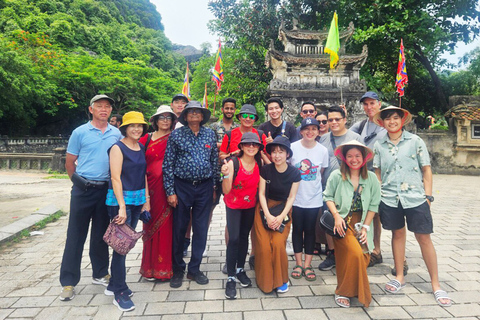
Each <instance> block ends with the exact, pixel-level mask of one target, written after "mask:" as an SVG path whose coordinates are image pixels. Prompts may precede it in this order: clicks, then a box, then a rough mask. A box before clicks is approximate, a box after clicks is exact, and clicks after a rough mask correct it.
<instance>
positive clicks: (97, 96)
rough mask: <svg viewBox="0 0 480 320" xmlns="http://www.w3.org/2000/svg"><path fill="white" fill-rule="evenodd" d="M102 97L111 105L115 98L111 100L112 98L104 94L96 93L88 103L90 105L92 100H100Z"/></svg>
mask: <svg viewBox="0 0 480 320" xmlns="http://www.w3.org/2000/svg"><path fill="white" fill-rule="evenodd" d="M102 99H106V100H108V101H110V104H111V105H112V107H113V105H114V104H115V100H113V99H112V98H110V97H109V96H107V95H106V94H97V95H96V96H95V97H93V98H92V99H91V100H90V105H91V106H92V105H93V103H94V102H96V101H98V100H102Z"/></svg>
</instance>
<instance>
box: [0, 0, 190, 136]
mask: <svg viewBox="0 0 480 320" xmlns="http://www.w3.org/2000/svg"><path fill="white" fill-rule="evenodd" d="M185 63H186V62H185V59H184V58H183V57H182V56H181V55H179V54H177V53H174V52H173V49H172V43H171V42H170V40H169V39H168V38H166V36H165V34H164V33H163V25H162V23H161V15H160V14H159V13H158V12H157V11H156V9H155V6H154V5H153V4H151V3H150V2H149V1H148V0H102V1H94V0H61V1H60V0H57V1H55V0H39V1H33V0H0V92H1V95H0V134H1V135H9V136H16V135H23V134H32V135H43V134H50V135H58V134H69V133H70V132H71V130H72V129H73V128H75V127H76V126H77V125H79V124H81V123H84V122H85V121H87V119H88V109H87V107H88V104H89V100H90V98H91V97H93V96H94V95H95V94H97V93H106V94H108V95H110V96H111V97H112V98H114V99H115V100H116V105H115V109H114V112H120V113H124V112H126V111H130V110H137V111H141V112H144V113H145V116H147V117H148V114H150V113H151V112H152V111H153V110H154V109H155V108H156V107H157V106H158V105H160V104H161V103H168V102H169V101H170V99H171V96H172V94H173V93H176V92H178V91H179V90H180V88H181V83H182V80H183V72H184V70H185Z"/></svg>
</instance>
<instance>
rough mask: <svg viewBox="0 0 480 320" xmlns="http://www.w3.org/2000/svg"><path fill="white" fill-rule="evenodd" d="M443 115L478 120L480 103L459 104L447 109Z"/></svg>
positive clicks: (479, 118)
mask: <svg viewBox="0 0 480 320" xmlns="http://www.w3.org/2000/svg"><path fill="white" fill-rule="evenodd" d="M445 117H450V118H456V119H466V120H480V103H478V102H472V103H469V104H468V105H466V104H459V105H458V106H455V107H453V108H451V109H450V110H448V111H447V112H446V113H445Z"/></svg>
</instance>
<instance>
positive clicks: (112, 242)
mask: <svg viewBox="0 0 480 320" xmlns="http://www.w3.org/2000/svg"><path fill="white" fill-rule="evenodd" d="M142 235H143V231H141V232H136V231H135V230H134V229H133V228H132V227H130V226H129V225H128V224H126V223H124V224H116V223H115V222H113V221H112V222H110V224H109V225H108V228H107V231H105V234H104V235H103V241H105V242H106V243H107V244H108V245H109V246H110V247H112V249H113V250H115V252H116V253H118V254H120V255H122V256H124V255H126V254H127V253H128V252H129V251H130V250H131V249H132V248H133V247H135V244H136V243H137V240H138V239H140V238H141V237H142Z"/></svg>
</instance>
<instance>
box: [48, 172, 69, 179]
mask: <svg viewBox="0 0 480 320" xmlns="http://www.w3.org/2000/svg"><path fill="white" fill-rule="evenodd" d="M48 174H49V176H48V177H45V178H44V179H70V177H69V176H68V174H67V173H65V172H58V171H54V170H48Z"/></svg>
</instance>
